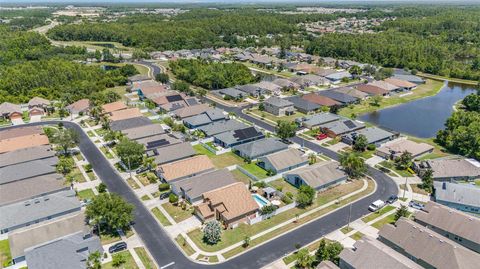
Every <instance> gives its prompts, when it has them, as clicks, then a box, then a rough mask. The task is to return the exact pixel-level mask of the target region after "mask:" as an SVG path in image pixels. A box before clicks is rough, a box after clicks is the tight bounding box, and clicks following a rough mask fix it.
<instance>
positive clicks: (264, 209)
mask: <svg viewBox="0 0 480 269" xmlns="http://www.w3.org/2000/svg"><path fill="white" fill-rule="evenodd" d="M275 210H277V207H276V206H274V205H266V206H264V207H262V208H261V209H260V214H261V215H268V214H272V213H273V212H275Z"/></svg>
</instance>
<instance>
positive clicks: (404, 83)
mask: <svg viewBox="0 0 480 269" xmlns="http://www.w3.org/2000/svg"><path fill="white" fill-rule="evenodd" d="M384 81H385V82H387V83H390V84H392V85H395V86H397V87H401V88H414V87H416V86H417V84H415V83H412V82H410V81H406V80H402V79H398V78H387V79H384Z"/></svg>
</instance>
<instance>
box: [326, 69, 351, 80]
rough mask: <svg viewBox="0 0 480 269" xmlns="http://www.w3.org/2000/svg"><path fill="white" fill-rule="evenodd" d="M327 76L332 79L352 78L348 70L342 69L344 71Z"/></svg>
mask: <svg viewBox="0 0 480 269" xmlns="http://www.w3.org/2000/svg"><path fill="white" fill-rule="evenodd" d="M325 77H326V78H328V79H330V80H341V79H342V78H350V77H352V74H350V73H349V72H347V71H342V72H337V73H333V74H329V75H327V76H325Z"/></svg>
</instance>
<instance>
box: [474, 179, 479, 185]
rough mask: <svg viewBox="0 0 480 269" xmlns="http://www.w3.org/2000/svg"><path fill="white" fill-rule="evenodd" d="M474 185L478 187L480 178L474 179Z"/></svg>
mask: <svg viewBox="0 0 480 269" xmlns="http://www.w3.org/2000/svg"><path fill="white" fill-rule="evenodd" d="M475 185H476V186H478V187H480V179H477V180H475Z"/></svg>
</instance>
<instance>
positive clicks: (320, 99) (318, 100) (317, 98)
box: [302, 93, 340, 107]
mask: <svg viewBox="0 0 480 269" xmlns="http://www.w3.org/2000/svg"><path fill="white" fill-rule="evenodd" d="M302 99H303V100H306V101H309V102H312V103H314V104H317V105H321V106H328V107H331V106H335V105H340V103H339V102H337V101H335V100H333V99H331V98H329V97H326V96H321V95H318V94H315V93H309V94H305V95H304V96H302Z"/></svg>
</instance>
